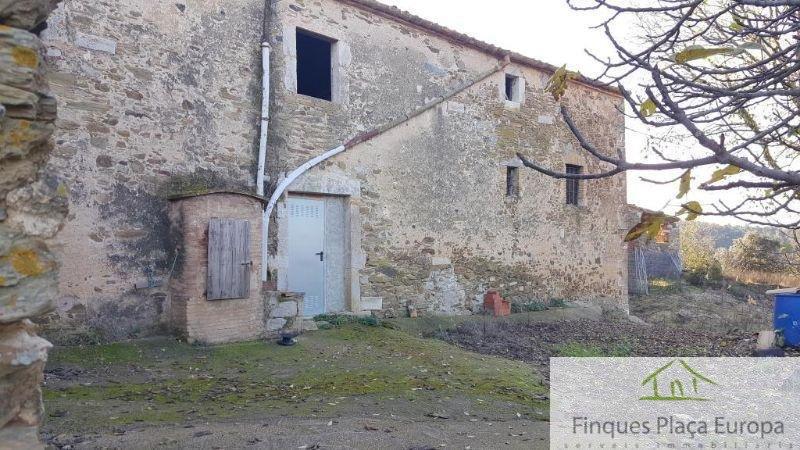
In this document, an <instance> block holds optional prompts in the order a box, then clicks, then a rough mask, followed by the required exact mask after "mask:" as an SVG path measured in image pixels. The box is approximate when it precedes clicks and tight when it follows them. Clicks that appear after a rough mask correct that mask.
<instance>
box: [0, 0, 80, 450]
mask: <svg viewBox="0 0 800 450" xmlns="http://www.w3.org/2000/svg"><path fill="white" fill-rule="evenodd" d="M56 3H57V0H0V443H2V446H3V448H5V449H16V448H19V449H32V448H41V444H40V443H39V440H38V434H37V431H38V425H39V424H40V423H41V420H42V399H41V390H40V387H39V385H40V383H41V381H42V370H43V369H44V364H45V362H46V360H47V350H48V349H49V348H50V347H51V345H50V343H49V342H47V341H46V340H44V339H42V338H40V337H38V336H37V335H36V330H35V327H34V325H33V323H32V322H31V321H30V319H32V318H35V317H37V316H40V315H42V314H44V313H46V312H48V311H49V310H50V309H51V308H52V302H53V300H54V299H55V297H56V294H57V282H56V272H57V269H58V265H57V264H56V261H55V258H54V256H53V252H52V249H51V245H52V243H51V239H52V238H53V236H54V235H55V233H56V232H57V231H58V230H59V228H60V226H61V224H62V222H63V219H64V217H65V215H66V205H67V201H66V195H65V193H64V191H63V186H62V185H61V184H60V183H59V181H58V179H57V177H54V176H52V175H50V174H48V173H46V172H43V171H42V168H43V167H44V165H45V163H46V161H47V159H48V157H49V154H50V152H51V150H52V147H53V146H52V142H51V135H52V134H53V131H54V125H53V122H54V120H55V117H56V103H55V100H54V98H53V96H52V95H51V94H50V90H49V87H48V83H47V77H46V68H45V67H46V65H45V62H44V54H45V50H44V46H43V45H42V42H41V41H40V40H39V38H38V37H37V35H36V33H37V29H39V28H40V25H41V24H42V23H43V22H44V20H45V19H46V17H47V15H48V14H49V13H50V12H51V11H52V10H53V9H54V8H55V4H56Z"/></svg>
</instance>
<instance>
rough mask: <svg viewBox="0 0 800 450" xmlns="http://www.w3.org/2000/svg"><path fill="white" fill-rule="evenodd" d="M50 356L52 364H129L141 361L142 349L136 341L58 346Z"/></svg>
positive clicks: (89, 365)
mask: <svg viewBox="0 0 800 450" xmlns="http://www.w3.org/2000/svg"><path fill="white" fill-rule="evenodd" d="M49 358H50V360H51V364H63V363H70V364H76V365H85V366H87V367H97V366H104V365H112V364H129V363H135V362H139V361H141V359H142V349H141V348H140V347H139V345H137V344H135V343H114V344H106V345H87V346H77V347H57V348H56V349H55V350H53V351H52V352H51V353H50V357H49Z"/></svg>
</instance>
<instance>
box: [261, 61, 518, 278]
mask: <svg viewBox="0 0 800 450" xmlns="http://www.w3.org/2000/svg"><path fill="white" fill-rule="evenodd" d="M509 64H511V58H510V57H509V56H505V57H504V58H503V61H502V62H501V63H499V64H498V65H497V66H495V67H494V68H492V69H491V70H488V71H486V72H484V73H482V74H481V75H479V76H478V77H476V78H475V79H474V80H472V81H470V82H467V83H466V84H464V85H462V86H460V87H458V88H457V89H455V90H453V91H452V92H451V93H449V94H447V95H445V96H442V97H437V98H435V99H433V100H431V101H430V102H428V103H426V104H425V105H423V106H421V107H419V108H417V109H415V110H414V111H412V112H410V113H408V114H405V115H403V116H401V117H399V118H397V119H395V120H393V121H391V122H388V123H386V124H384V125H381V126H379V127H377V128H375V129H373V130H371V131H367V132H366V133H362V134H360V135H358V136H356V137H355V138H353V139H351V140H349V141H347V142H346V143H344V144H342V145H340V146H338V147H336V148H332V149H330V150H328V151H327V152H325V153H323V154H321V155H319V156H317V157H315V158H312V159H310V160H309V161H306V162H305V163H304V164H302V165H301V166H300V167H298V168H296V169H294V170H293V171H292V172H290V173H289V174H288V175H287V176H286V178H284V179H283V181H281V182H280V183H279V184H278V186H277V187H276V188H275V191H273V193H272V196H271V197H270V199H269V202H268V203H267V208H266V210H264V217H263V228H262V229H263V230H264V234H263V237H262V252H263V253H262V261H261V280H262V281H267V274H268V273H269V268H268V262H269V261H268V259H269V252H268V251H267V247H268V244H267V243H268V242H269V221H270V217H271V216H272V210H273V209H275V205H276V204H277V203H278V200H279V199H280V198H281V197H282V196H283V194H284V193H285V192H286V189H287V188H288V187H289V185H291V184H292V183H293V182H294V181H295V180H297V178H298V177H300V175H302V174H304V173H305V172H307V171H308V170H309V169H311V168H312V167H314V166H316V165H317V164H319V163H321V162H323V161H325V160H327V159H330V158H332V157H334V156H336V155H338V154H339V153H342V152H344V151H346V150H349V149H351V148H353V147H355V146H356V145H358V144H361V143H364V142H367V141H369V140H371V139H373V138H375V137H376V136H380V135H381V134H383V133H385V132H387V131H389V130H391V129H393V128H396V127H398V126H399V125H402V124H404V123H406V122H408V121H409V120H411V119H413V118H415V117H418V116H420V115H422V114H423V113H425V112H426V111H429V110H431V109H433V108H434V107H436V106H437V105H439V104H441V103H444V102H446V101H448V100H450V99H451V98H453V97H455V96H456V95H458V94H460V93H462V92H464V91H466V90H467V89H469V88H471V87H473V86H475V85H476V84H478V83H480V82H482V81H484V80H486V79H487V78H489V77H491V76H492V75H494V74H496V73H497V72H500V71H501V70H503V69H505V68H506V66H508V65H509Z"/></svg>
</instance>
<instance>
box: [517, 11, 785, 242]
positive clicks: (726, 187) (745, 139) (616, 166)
mask: <svg viewBox="0 0 800 450" xmlns="http://www.w3.org/2000/svg"><path fill="white" fill-rule="evenodd" d="M566 1H567V3H568V4H569V6H570V7H571V8H572V9H573V10H576V11H588V12H591V13H593V14H601V13H605V14H606V15H604V16H603V17H605V18H606V19H605V20H603V21H602V23H601V24H599V25H598V27H599V28H601V29H602V30H604V32H605V35H606V36H607V38H608V40H609V42H610V44H611V46H612V47H613V50H614V53H615V56H614V57H613V58H610V59H601V58H598V57H596V56H594V55H593V54H592V53H591V52H590V53H589V54H590V55H593V57H595V59H596V60H597V61H599V62H600V63H602V64H603V67H604V70H603V72H602V73H601V74H600V75H599V76H597V77H596V78H597V79H598V80H600V81H603V82H605V83H608V84H611V85H614V86H619V88H620V91H621V92H622V95H623V97H624V99H625V102H626V103H627V104H628V105H629V106H630V108H629V109H630V111H632V112H631V113H629V114H631V115H632V116H633V117H635V118H637V119H638V120H640V121H641V122H643V123H644V124H646V125H648V126H650V127H653V128H652V129H653V130H658V129H662V130H663V129H679V130H680V131H681V132H683V133H684V134H687V135H689V136H690V137H691V138H692V139H693V140H694V141H696V143H697V144H698V145H697V148H698V149H699V150H698V151H696V152H692V154H687V152H686V151H680V150H678V151H676V150H670V149H666V148H658V147H654V148H652V149H650V151H652V152H654V153H655V157H656V158H658V161H656V162H647V163H636V162H629V161H628V160H626V158H625V157H624V156H623V155H618V154H616V153H615V152H613V151H609V149H601V148H597V147H596V146H595V145H594V144H593V143H592V142H590V140H589V139H588V138H587V137H586V135H585V134H584V133H583V132H582V131H581V129H580V128H579V127H578V126H576V124H575V122H574V121H573V119H572V116H571V114H570V111H569V109H568V108H567V107H566V106H564V105H562V106H561V114H562V116H563V119H564V121H565V122H566V124H567V126H568V127H569V129H570V130H571V132H572V133H573V134H574V135H575V137H576V139H577V141H578V142H579V143H580V145H581V147H582V148H583V150H585V151H587V152H588V153H589V154H591V156H593V157H594V158H596V159H598V160H600V161H601V162H602V163H603V164H602V166H603V167H604V169H602V170H601V171H600V172H598V173H587V174H566V173H560V172H557V171H553V170H550V169H548V168H546V167H543V166H541V165H538V164H537V163H536V162H534V161H531V160H530V159H528V158H526V157H525V155H522V154H520V155H519V157H520V159H522V161H523V163H524V164H525V165H526V166H527V167H529V168H531V169H534V170H537V171H539V172H541V173H543V174H546V175H549V176H551V177H556V178H569V179H583V180H589V179H599V178H605V177H611V176H614V175H617V174H620V173H623V172H626V171H656V172H658V171H666V170H674V169H680V170H682V171H683V173H682V174H681V176H679V177H677V178H674V179H671V180H661V181H657V180H651V179H650V180H648V179H645V180H646V181H651V182H656V183H678V184H679V185H680V188H679V192H678V198H685V197H687V195H688V196H691V195H692V194H691V190H692V189H699V190H702V191H731V190H737V191H741V197H740V198H741V200H740V201H737V202H736V204H726V203H725V202H724V201H722V200H719V201H716V202H715V203H714V204H713V205H711V206H710V207H709V206H706V207H705V208H704V207H703V206H701V204H700V203H699V202H697V201H688V200H689V199H688V198H686V199H685V200H683V201H684V202H685V203H683V209H682V211H681V212H682V213H683V214H686V215H688V217H689V218H690V219H693V218H695V217H697V216H698V215H706V216H733V217H736V218H739V219H741V220H743V221H745V222H748V223H752V224H759V225H773V226H781V227H785V228H791V229H797V228H800V214H798V212H800V206H798V205H797V203H798V202H800V172H799V171H798V169H800V166H798V163H797V158H798V156H800V117H798V115H799V114H800V0H566ZM633 22H635V23H637V24H641V25H642V26H641V27H640V28H641V29H642V30H643V31H641V32H640V33H638V34H639V35H638V36H635V38H634V37H632V36H629V35H623V34H625V30H624V29H623V28H624V27H623V26H622V25H621V24H629V23H633ZM621 30H622V31H621ZM569 78H570V73H569V72H566V71H565V70H564V69H562V70H561V71H559V72H557V73H556V74H555V75H554V77H553V79H551V83H550V85H549V89H548V90H549V91H550V92H551V93H553V96H554V97H555V98H556V100H559V99H560V97H561V95H562V94H563V91H564V89H566V86H567V84H568V83H567V80H568V79H569ZM631 85H633V86H631ZM626 86H627V87H626ZM703 166H711V167H714V168H716V169H717V170H716V171H715V172H714V173H713V175H712V177H711V178H710V179H708V180H701V181H703V182H702V183H700V184H697V185H696V186H695V185H693V184H694V183H693V176H692V170H693V169H696V168H700V167H703ZM660 220H661V219H660V217H659V215H654V216H653V217H650V218H647V219H645V218H643V224H640V225H642V227H641V229H640V230H639V231H643V232H647V228H648V227H649V228H650V230H654V229H655V226H656V225H658V224H657V223H654V222H659V221H660ZM632 231H633V230H632ZM634 234H636V233H634ZM641 234H642V233H639V235H641Z"/></svg>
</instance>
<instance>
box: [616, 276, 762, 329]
mask: <svg viewBox="0 0 800 450" xmlns="http://www.w3.org/2000/svg"><path fill="white" fill-rule="evenodd" d="M773 288H774V286H763V285H753V284H751V285H747V284H741V283H734V282H726V283H724V284H723V286H720V287H716V288H698V287H694V286H691V285H689V284H686V283H683V284H682V285H678V284H676V283H674V282H667V281H663V280H656V281H655V282H654V283H652V285H651V288H650V295H647V296H638V297H631V299H630V308H631V314H633V315H635V316H637V317H639V318H641V319H643V320H644V321H646V322H648V323H650V324H653V325H660V326H665V327H677V328H683V329H692V330H706V331H711V332H715V333H725V332H727V331H736V330H741V331H750V332H758V331H761V330H769V329H771V328H772V326H771V323H772V308H773V299H772V297H771V296H768V295H766V294H765V293H766V291H768V290H769V289H773Z"/></svg>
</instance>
